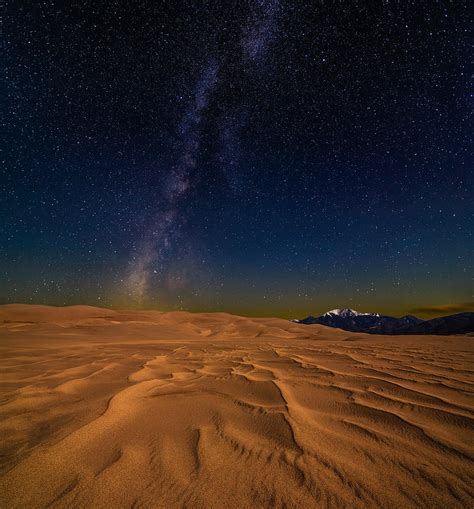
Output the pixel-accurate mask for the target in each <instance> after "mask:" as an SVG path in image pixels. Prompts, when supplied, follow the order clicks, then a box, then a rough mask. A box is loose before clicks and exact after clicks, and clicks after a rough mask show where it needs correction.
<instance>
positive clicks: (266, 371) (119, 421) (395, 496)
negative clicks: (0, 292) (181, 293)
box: [0, 305, 474, 509]
mask: <svg viewBox="0 0 474 509" xmlns="http://www.w3.org/2000/svg"><path fill="white" fill-rule="evenodd" d="M473 341H474V338H473V337H466V336H442V337H441V336H439V337H436V336H373V335H365V334H355V333H350V332H344V331H341V330H338V329H329V328H326V327H324V326H320V325H307V326H305V325H299V324H295V323H292V322H289V321H286V320H281V319H276V318H275V319H272V318H261V319H254V318H244V317H238V316H233V315H228V314H224V313H214V314H190V313H184V312H173V313H160V312H157V311H113V310H106V309H99V308H91V307H87V306H73V307H69V308H49V307H44V306H25V305H9V306H0V349H1V350H0V382H1V391H0V452H1V457H0V507H2V508H15V507H18V508H37V507H38V508H39V507H53V508H91V507H93V508H115V507H117V508H131V507H133V508H140V507H144V508H157V507H166V508H170V507H172V508H173V507H189V508H221V507H229V508H230V507H232V508H250V507H252V508H253V507H286V508H291V507H301V508H311V507H347V508H366V507H377V508H379V507H380V508H407V507H429V508H437V507H439V508H443V509H446V508H451V507H459V508H472V507H474V461H473V460H474V433H473V429H474V376H473V372H474V348H473V344H474V343H473Z"/></svg>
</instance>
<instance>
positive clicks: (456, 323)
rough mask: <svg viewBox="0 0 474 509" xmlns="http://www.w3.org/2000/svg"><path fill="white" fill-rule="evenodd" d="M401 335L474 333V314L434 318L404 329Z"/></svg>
mask: <svg viewBox="0 0 474 509" xmlns="http://www.w3.org/2000/svg"><path fill="white" fill-rule="evenodd" d="M400 333H401V334H440V335H445V334H469V333H474V313H457V314H455V315H449V316H442V317H440V318H433V319H432V320H426V321H424V322H421V323H418V324H415V325H412V326H411V327H408V328H406V329H402V331H401V332H400Z"/></svg>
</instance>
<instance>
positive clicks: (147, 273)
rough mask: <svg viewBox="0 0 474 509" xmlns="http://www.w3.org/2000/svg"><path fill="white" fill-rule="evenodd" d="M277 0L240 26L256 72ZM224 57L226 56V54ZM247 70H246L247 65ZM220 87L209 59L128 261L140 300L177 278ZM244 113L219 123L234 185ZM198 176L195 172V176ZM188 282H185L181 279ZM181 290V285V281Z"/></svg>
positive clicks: (263, 0) (255, 9) (132, 292)
mask: <svg viewBox="0 0 474 509" xmlns="http://www.w3.org/2000/svg"><path fill="white" fill-rule="evenodd" d="M278 11H279V2H277V1H275V0H258V1H256V2H255V4H253V5H251V6H250V12H249V15H248V19H247V23H246V24H245V25H244V26H243V27H242V35H241V48H242V64H243V65H245V64H247V65H248V64H249V63H250V64H252V68H253V69H254V70H255V69H256V68H258V66H259V64H261V62H262V60H263V59H264V58H265V54H266V52H267V50H268V48H269V46H270V43H271V41H272V39H273V38H274V37H275V36H276V22H277V19H276V17H277V13H278ZM224 57H225V56H224ZM247 71H248V69H247ZM218 85H219V62H218V60H216V59H211V60H210V61H209V62H208V63H207V64H206V65H205V67H204V68H203V70H202V72H201V75H200V78H199V80H198V82H197V83H196V86H195V90H194V97H193V100H192V102H191V105H190V107H189V109H188V110H187V111H186V113H185V115H184V117H183V119H182V121H181V123H180V125H179V129H178V133H179V137H180V144H179V145H178V146H179V150H180V151H181V153H180V154H179V156H178V163H177V164H176V166H174V167H173V168H172V169H171V171H170V172H169V173H168V174H167V176H166V181H165V182H164V184H163V197H162V205H161V207H160V210H159V211H158V212H157V213H156V214H155V215H154V217H153V218H152V221H151V222H152V227H151V229H150V230H149V231H147V232H146V233H145V235H144V238H143V239H142V241H141V242H140V244H139V245H138V247H137V249H136V250H135V252H134V253H133V255H132V258H131V261H130V269H129V274H128V277H127V282H126V287H127V292H128V295H129V296H130V297H132V298H133V299H134V300H136V301H137V302H138V303H142V302H143V300H144V299H145V298H146V294H147V290H148V289H149V287H150V285H155V286H159V287H161V288H165V289H170V287H175V286H176V284H175V283H176V282H175V280H174V278H173V277H170V274H169V273H168V269H167V267H166V265H167V259H168V256H169V255H170V254H172V253H173V249H174V247H175V243H176V242H183V239H182V238H181V236H180V226H181V225H182V224H183V222H185V220H186V218H185V217H183V213H182V210H181V208H180V200H183V199H184V198H185V196H186V194H187V192H188V191H189V189H190V186H192V185H193V183H194V184H196V181H197V179H199V167H198V164H199V162H198V158H199V151H200V147H201V124H202V122H203V120H204V114H205V110H206V108H207V107H208V105H209V101H210V100H211V99H212V93H213V91H214V89H215V88H216V87H217V86H218ZM242 115H243V114H242V111H241V109H240V108H237V110H236V111H234V112H232V115H227V116H226V118H225V119H224V123H223V125H221V126H220V133H219V136H220V139H221V141H222V146H221V150H220V153H219V156H220V157H219V160H220V163H221V164H222V168H223V172H224V173H225V175H226V177H227V179H228V180H229V183H230V186H231V187H235V186H236V183H237V181H238V175H237V171H236V168H235V166H236V165H237V164H238V147H239V137H238V133H239V130H240V129H242V121H241V122H239V120H238V119H239V118H240V119H242ZM196 174H197V175H196ZM183 283H185V282H183ZM178 288H180V285H178Z"/></svg>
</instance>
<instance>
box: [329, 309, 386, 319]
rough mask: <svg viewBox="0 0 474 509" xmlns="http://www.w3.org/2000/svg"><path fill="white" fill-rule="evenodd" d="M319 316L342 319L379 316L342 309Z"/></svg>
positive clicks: (332, 310)
mask: <svg viewBox="0 0 474 509" xmlns="http://www.w3.org/2000/svg"><path fill="white" fill-rule="evenodd" d="M321 316H342V317H343V318H349V317H354V316H380V315H379V314H378V313H359V312H358V311H355V310H354V309H349V308H343V309H331V311H327V312H326V313H324V315H321Z"/></svg>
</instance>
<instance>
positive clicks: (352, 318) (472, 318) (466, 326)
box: [293, 309, 474, 334]
mask: <svg viewBox="0 0 474 509" xmlns="http://www.w3.org/2000/svg"><path fill="white" fill-rule="evenodd" d="M293 321H294V322H296V323H302V324H304V325H311V324H319V325H326V327H335V328H337V329H343V330H347V331H351V332H368V333H370V334H466V333H470V332H474V313H459V314H457V315H450V316H443V317H441V318H434V319H433V320H426V321H425V320H421V319H420V318H417V317H416V316H413V315H405V316H402V317H400V318H397V317H394V316H387V315H380V314H379V313H359V312H358V311H355V310H354V309H332V310H331V311H328V312H327V313H324V314H323V315H320V316H308V317H306V318H304V319H303V320H293Z"/></svg>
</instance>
